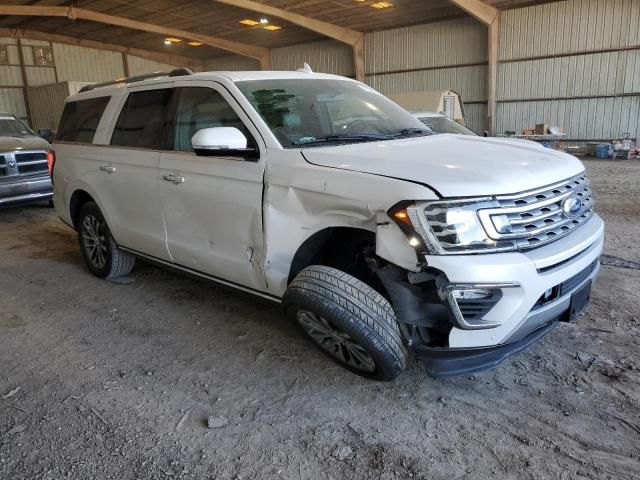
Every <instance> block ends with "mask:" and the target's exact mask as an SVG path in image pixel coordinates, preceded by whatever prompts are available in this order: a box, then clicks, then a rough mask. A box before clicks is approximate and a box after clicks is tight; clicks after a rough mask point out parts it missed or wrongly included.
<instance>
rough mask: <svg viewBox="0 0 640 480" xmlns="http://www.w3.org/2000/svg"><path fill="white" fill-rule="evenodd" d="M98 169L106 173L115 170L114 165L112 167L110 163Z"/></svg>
mask: <svg viewBox="0 0 640 480" xmlns="http://www.w3.org/2000/svg"><path fill="white" fill-rule="evenodd" d="M100 170H102V171H103V172H107V173H113V172H115V171H116V167H112V166H111V165H102V166H101V167H100Z"/></svg>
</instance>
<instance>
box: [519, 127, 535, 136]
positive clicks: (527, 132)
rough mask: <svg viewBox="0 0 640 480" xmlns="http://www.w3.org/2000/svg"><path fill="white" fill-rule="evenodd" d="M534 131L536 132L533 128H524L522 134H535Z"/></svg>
mask: <svg viewBox="0 0 640 480" xmlns="http://www.w3.org/2000/svg"><path fill="white" fill-rule="evenodd" d="M533 132H534V130H533V128H523V129H522V134H523V135H533Z"/></svg>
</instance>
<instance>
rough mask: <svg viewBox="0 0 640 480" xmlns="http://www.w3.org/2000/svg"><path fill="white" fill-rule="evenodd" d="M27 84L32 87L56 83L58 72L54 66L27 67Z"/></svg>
mask: <svg viewBox="0 0 640 480" xmlns="http://www.w3.org/2000/svg"><path fill="white" fill-rule="evenodd" d="M25 70H26V71H27V85H29V86H30V87H34V86H38V85H48V84H50V83H55V81H56V72H55V69H54V68H53V67H25Z"/></svg>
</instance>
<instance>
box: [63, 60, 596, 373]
mask: <svg viewBox="0 0 640 480" xmlns="http://www.w3.org/2000/svg"><path fill="white" fill-rule="evenodd" d="M54 148H55V153H56V158H57V161H56V163H55V165H54V169H53V180H54V203H55V206H56V209H57V212H58V214H59V216H60V217H61V218H62V219H63V220H64V221H65V222H66V223H67V224H68V225H70V226H72V227H73V228H74V229H75V230H76V231H77V232H78V238H79V243H80V248H81V252H82V255H83V257H84V260H85V261H86V264H87V266H88V268H89V269H90V270H91V271H92V272H93V273H94V274H95V275H97V276H99V277H103V278H111V277H117V276H122V275H126V274H128V273H129V272H130V271H131V269H132V267H133V265H134V261H135V259H136V258H141V259H143V260H145V261H148V262H152V263H155V264H158V265H161V266H165V267H169V268H172V269H175V270H178V271H181V272H184V273H187V274H192V275H196V276H198V277H201V278H204V279H208V280H212V281H214V282H218V283H219V284H223V285H226V286H230V287H235V288H237V289H240V290H243V291H245V292H250V293H253V294H256V295H259V296H261V297H264V298H267V299H270V300H273V301H276V302H281V303H282V304H283V306H284V311H285V313H286V315H287V316H288V317H290V318H291V319H292V320H293V321H294V322H295V323H297V324H298V325H299V326H300V327H301V329H302V331H303V332H304V333H305V334H306V335H307V336H308V337H309V338H310V340H311V341H312V342H313V343H315V344H316V345H317V346H318V347H319V348H320V349H321V350H323V351H324V352H325V353H326V354H328V355H329V356H330V357H332V358H333V359H334V360H335V361H337V362H338V363H339V364H341V365H342V366H344V367H345V368H347V369H349V370H351V371H353V372H355V373H357V374H359V375H362V376H364V377H368V378H373V379H378V380H390V379H393V378H395V377H396V376H397V375H398V374H399V373H400V372H401V371H402V370H403V369H404V368H405V365H406V363H407V357H408V355H409V354H410V353H413V354H414V355H415V356H417V357H418V358H420V359H421V360H423V361H424V363H425V365H426V368H427V370H428V371H429V372H430V373H431V374H432V375H434V376H439V377H446V376H453V375H460V374H467V373H470V372H475V371H479V370H482V369H485V368H489V367H492V366H494V365H497V364H498V363H499V362H501V361H502V360H504V359H505V358H507V357H508V356H510V355H512V354H514V353H517V352H519V351H521V350H523V349H524V348H526V347H528V346H529V345H531V344H533V343H534V342H536V341H537V340H539V339H540V338H541V337H543V335H545V334H546V333H547V332H549V331H550V330H552V329H553V328H554V327H555V326H556V325H558V324H559V322H565V321H566V322H569V321H573V320H575V319H576V317H577V316H578V315H579V313H580V312H582V311H583V310H584V308H585V306H586V305H587V302H588V301H589V296H590V292H591V283H592V281H593V280H594V278H595V277H596V275H597V273H598V268H599V263H598V257H599V255H600V253H601V250H602V244H603V230H604V229H603V222H602V221H601V219H600V218H599V217H598V216H597V215H596V214H594V212H593V201H592V194H591V189H590V185H589V181H588V180H587V178H586V177H585V171H584V167H583V165H582V164H581V163H580V161H578V160H577V159H576V158H574V157H572V156H570V155H567V154H565V153H561V152H557V151H552V150H549V149H545V148H542V147H538V146H537V145H535V144H528V143H525V142H510V141H508V140H497V139H491V138H481V137H477V136H473V135H463V134H440V135H434V134H433V132H432V131H431V130H430V129H428V128H425V125H424V124H422V123H421V122H420V121H419V120H418V119H416V118H414V117H413V116H412V115H411V114H409V113H408V112H406V111H405V110H403V109H402V108H401V107H399V106H398V105H396V104H395V103H393V102H392V101H390V100H389V99H387V98H386V97H384V96H383V95H381V94H380V93H378V92H377V91H375V90H374V89H372V88H371V87H369V86H367V85H364V84H362V83H360V82H357V81H354V80H350V79H347V78H342V77H338V76H333V75H324V74H314V73H307V72H206V73H196V74H193V73H191V72H189V71H187V70H182V69H179V70H174V71H173V72H170V73H166V74H154V75H153V76H150V77H149V76H144V77H130V78H127V79H122V80H119V81H116V82H111V83H106V84H96V85H92V86H89V87H85V88H84V89H83V91H81V92H80V93H78V94H77V95H74V96H72V97H70V98H69V99H67V101H66V105H65V109H64V114H63V116H62V119H61V122H60V126H59V128H58V136H57V140H56V141H55V142H54Z"/></svg>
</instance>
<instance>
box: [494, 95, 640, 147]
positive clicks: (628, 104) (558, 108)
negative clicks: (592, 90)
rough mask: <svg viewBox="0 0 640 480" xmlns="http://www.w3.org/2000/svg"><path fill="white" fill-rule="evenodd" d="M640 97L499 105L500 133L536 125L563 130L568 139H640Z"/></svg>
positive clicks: (498, 126) (517, 130)
mask: <svg viewBox="0 0 640 480" xmlns="http://www.w3.org/2000/svg"><path fill="white" fill-rule="evenodd" d="M639 118H640V97H609V98H585V99H572V100H551V101H543V102H511V103H499V104H498V125H497V131H498V132H499V133H502V132H505V131H507V130H515V131H516V132H520V131H522V129H523V128H533V127H534V126H535V125H536V123H548V124H549V125H557V126H559V127H561V128H562V129H563V130H564V132H565V133H566V134H567V138H568V139H571V138H579V139H614V138H620V137H622V136H623V135H624V134H625V133H630V134H631V136H632V138H638V137H639V136H640V120H639Z"/></svg>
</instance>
